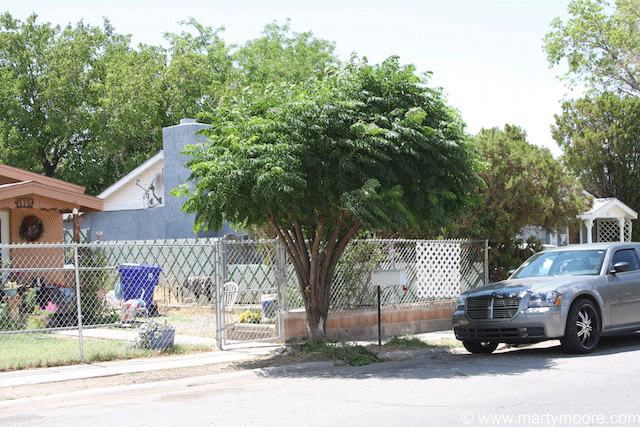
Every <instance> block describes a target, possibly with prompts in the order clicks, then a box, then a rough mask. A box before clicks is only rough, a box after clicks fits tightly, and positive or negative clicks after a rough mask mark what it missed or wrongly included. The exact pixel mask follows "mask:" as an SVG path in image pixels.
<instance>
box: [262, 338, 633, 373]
mask: <svg viewBox="0 0 640 427" xmlns="http://www.w3.org/2000/svg"><path fill="white" fill-rule="evenodd" d="M638 350H640V334H627V335H620V336H612V337H602V339H601V342H600V344H599V346H598V348H597V349H596V350H595V351H594V352H593V353H591V354H566V353H564V352H563V351H562V349H561V348H560V342H559V341H558V340H553V341H547V342H544V343H539V344H535V345H525V346H508V345H501V346H500V347H499V348H498V350H497V351H496V352H494V353H493V354H487V355H483V354H470V353H468V352H466V351H465V350H464V349H460V348H456V349H443V348H441V349H436V350H434V349H428V350H423V351H413V352H412V356H411V357H407V358H406V359H404V360H391V361H384V362H379V363H373V364H370V365H366V366H334V367H328V368H327V367H323V368H321V369H305V367H304V366H300V369H299V370H295V369H294V370H291V371H289V372H279V371H277V370H276V371H275V372H273V373H269V375H268V376H269V377H274V378H287V377H288V378H352V379H371V378H379V379H418V380H428V379H450V378H464V377H480V376H491V375H520V374H522V373H525V372H527V371H540V370H545V369H553V368H554V367H555V366H556V365H557V364H558V363H559V362H561V361H563V360H566V359H571V358H583V357H598V356H606V355H608V354H617V353H624V352H632V351H638Z"/></svg>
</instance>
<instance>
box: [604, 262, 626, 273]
mask: <svg viewBox="0 0 640 427" xmlns="http://www.w3.org/2000/svg"><path fill="white" fill-rule="evenodd" d="M630 269H631V265H630V264H629V263H628V262H618V263H616V264H614V265H613V268H612V269H611V271H610V272H609V273H610V274H616V273H624V272H625V271H629V270H630Z"/></svg>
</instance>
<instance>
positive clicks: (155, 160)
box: [98, 151, 164, 199]
mask: <svg viewBox="0 0 640 427" xmlns="http://www.w3.org/2000/svg"><path fill="white" fill-rule="evenodd" d="M158 162H164V152H163V151H160V152H158V153H157V154H156V155H155V156H153V157H151V158H150V159H149V160H147V161H146V162H144V163H143V164H141V165H140V166H138V167H137V168H135V169H134V170H132V171H131V172H129V173H128V174H126V175H125V176H124V177H122V178H121V179H119V180H118V181H117V182H116V183H115V184H113V185H112V186H110V187H109V188H107V189H106V190H104V191H103V192H102V193H100V194H98V198H100V199H106V198H107V197H109V196H110V195H111V194H113V193H115V192H116V191H118V190H119V189H120V188H122V187H123V186H125V185H126V184H128V183H130V182H132V181H134V180H135V179H136V178H138V177H139V176H140V175H141V174H142V173H144V172H145V171H147V170H148V169H151V168H152V167H153V166H155V165H156V164H157V163H158Z"/></svg>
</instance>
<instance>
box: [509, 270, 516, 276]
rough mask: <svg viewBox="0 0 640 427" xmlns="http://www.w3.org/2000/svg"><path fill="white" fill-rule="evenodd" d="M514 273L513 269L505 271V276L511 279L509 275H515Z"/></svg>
mask: <svg viewBox="0 0 640 427" xmlns="http://www.w3.org/2000/svg"><path fill="white" fill-rule="evenodd" d="M515 272H516V270H515V269H511V270H509V271H507V276H509V277H511V275H512V274H513V273H515Z"/></svg>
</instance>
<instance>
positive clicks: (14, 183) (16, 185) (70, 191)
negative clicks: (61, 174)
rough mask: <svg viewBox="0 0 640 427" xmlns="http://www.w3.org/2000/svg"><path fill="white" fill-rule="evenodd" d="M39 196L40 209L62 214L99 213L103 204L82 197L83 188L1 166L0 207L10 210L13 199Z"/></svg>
mask: <svg viewBox="0 0 640 427" xmlns="http://www.w3.org/2000/svg"><path fill="white" fill-rule="evenodd" d="M29 196H40V198H41V199H42V203H41V208H45V209H59V210H60V211H61V212H71V211H72V210H73V209H74V208H77V209H78V210H79V211H99V210H102V206H103V204H104V201H102V200H100V199H98V198H96V197H93V196H89V195H86V194H84V187H82V186H80V185H75V184H71V183H69V182H65V181H61V180H59V179H55V178H50V177H47V176H43V175H40V174H37V173H33V172H29V171H25V170H22V169H18V168H14V167H12V166H7V165H3V164H0V207H5V208H12V207H13V206H11V204H12V203H13V202H14V200H15V198H16V197H29Z"/></svg>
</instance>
